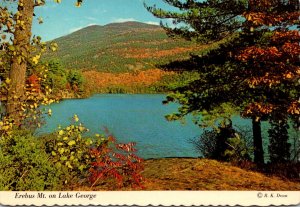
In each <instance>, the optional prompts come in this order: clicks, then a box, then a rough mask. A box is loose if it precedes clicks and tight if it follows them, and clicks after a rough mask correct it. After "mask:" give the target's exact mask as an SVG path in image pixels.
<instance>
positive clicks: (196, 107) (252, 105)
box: [147, 0, 300, 164]
mask: <svg viewBox="0 0 300 207" xmlns="http://www.w3.org/2000/svg"><path fill="white" fill-rule="evenodd" d="M164 1H165V2H166V3H168V4H170V5H172V6H175V7H177V8H179V10H180V12H168V11H163V10H161V9H158V8H156V7H155V6H153V7H147V9H148V10H149V11H150V12H151V13H153V14H154V15H155V16H156V17H159V18H172V19H174V21H173V22H174V24H175V25H177V27H175V28H171V27H168V25H165V24H163V23H162V26H163V27H164V28H165V29H166V30H167V32H168V33H169V34H172V35H179V36H181V37H184V38H187V39H196V40H198V41H206V42H207V41H219V40H223V42H221V43H219V46H218V47H215V48H212V50H211V51H209V52H208V53H206V54H203V55H202V56H192V58H191V60H190V61H189V64H188V66H189V67H190V68H188V70H191V69H194V70H195V69H196V70H198V71H199V73H200V79H199V80H196V81H194V82H192V83H190V84H188V85H187V86H185V87H181V88H177V89H176V90H175V93H173V94H171V95H169V96H168V97H167V101H166V102H170V101H171V102H179V103H180V104H181V107H180V108H179V112H178V113H177V114H173V115H171V116H169V118H170V119H180V118H182V117H184V116H185V115H187V114H189V113H202V112H203V111H208V112H210V111H213V110H214V109H215V108H218V107H219V106H220V105H221V104H223V103H231V104H233V105H234V106H235V107H236V108H237V109H240V112H241V115H242V116H243V117H246V118H251V119H252V125H253V139H254V140H253V143H254V161H255V162H256V163H258V164H263V163H264V156H263V147H262V136H261V120H267V119H270V117H271V115H272V114H275V112H276V114H285V115H286V116H281V118H283V119H286V118H287V117H288V114H289V115H292V116H295V115H299V101H298V97H299V83H298V81H297V80H298V78H299V75H300V70H299V60H298V55H297V54H299V49H300V47H299V44H298V41H299V40H300V37H299V33H298V31H297V30H295V29H293V28H295V26H296V25H298V24H299V19H298V16H299V11H298V9H299V2H298V1H279V0H271V1H267V0H249V1H248V0H240V1H239V0H237V1H229V0H210V1H197V0H186V1H179V0H164ZM182 25H183V26H182ZM181 65H182V66H184V64H181ZM219 109H220V110H221V111H222V108H219ZM272 119H274V116H273V118H272Z"/></svg>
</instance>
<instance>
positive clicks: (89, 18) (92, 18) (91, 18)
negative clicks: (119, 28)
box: [85, 17, 98, 21]
mask: <svg viewBox="0 0 300 207" xmlns="http://www.w3.org/2000/svg"><path fill="white" fill-rule="evenodd" d="M85 18H86V19H88V20H92V21H96V20H98V19H97V18H95V17H85Z"/></svg>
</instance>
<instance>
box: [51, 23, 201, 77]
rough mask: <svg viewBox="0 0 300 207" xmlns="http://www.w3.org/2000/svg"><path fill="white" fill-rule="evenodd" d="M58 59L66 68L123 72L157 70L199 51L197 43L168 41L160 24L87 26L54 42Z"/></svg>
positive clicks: (170, 39) (179, 40) (54, 53)
mask: <svg viewBox="0 0 300 207" xmlns="http://www.w3.org/2000/svg"><path fill="white" fill-rule="evenodd" d="M54 42H56V43H57V44H58V46H59V49H58V51H56V52H48V53H46V54H45V59H46V60H49V59H59V60H60V61H61V63H63V65H64V66H65V67H66V68H67V69H81V70H96V71H100V72H109V73H120V72H121V73H122V72H131V71H133V72H136V71H143V70H147V69H154V68H157V64H163V63H168V62H169V61H172V60H178V59H182V58H187V57H188V56H189V53H191V52H193V51H197V50H199V46H197V45H196V44H195V43H192V42H188V41H185V40H182V39H176V40H175V39H172V38H169V37H168V36H167V35H166V34H165V31H164V30H163V29H162V28H161V27H160V26H157V25H150V24H145V23H140V22H125V23H112V24H108V25H105V26H98V25H93V26H88V27H86V28H83V29H81V30H78V31H76V32H74V33H71V34H69V35H66V36H63V37H60V38H58V39H55V40H54Z"/></svg>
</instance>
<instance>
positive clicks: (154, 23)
mask: <svg viewBox="0 0 300 207" xmlns="http://www.w3.org/2000/svg"><path fill="white" fill-rule="evenodd" d="M144 23H146V24H153V25H159V22H152V21H149V22H144Z"/></svg>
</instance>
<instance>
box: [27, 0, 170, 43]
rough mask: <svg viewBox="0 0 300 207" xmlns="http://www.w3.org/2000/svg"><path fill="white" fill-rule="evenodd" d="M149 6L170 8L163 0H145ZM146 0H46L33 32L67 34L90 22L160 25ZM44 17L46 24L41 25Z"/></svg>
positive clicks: (38, 10) (54, 35) (44, 36)
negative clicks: (77, 4)
mask: <svg viewBox="0 0 300 207" xmlns="http://www.w3.org/2000/svg"><path fill="white" fill-rule="evenodd" d="M145 1H146V3H147V4H148V5H154V4H156V5H157V6H159V7H161V8H164V9H166V8H168V7H169V6H167V5H166V4H164V3H162V0H145ZM143 2H144V0H84V3H83V4H82V6H81V7H79V8H77V7H75V0H62V1H61V3H60V4H57V3H55V2H54V1H53V0H47V1H46V5H45V6H42V7H38V8H36V10H35V14H36V18H35V21H34V24H33V34H34V35H39V36H41V37H42V39H43V40H44V41H48V40H52V39H55V38H57V37H61V36H63V35H67V34H69V33H72V32H74V31H76V30H79V29H81V28H84V27H86V26H89V25H106V24H109V23H113V22H125V21H140V22H144V23H150V24H159V22H160V19H157V18H155V17H154V16H153V15H152V14H151V13H149V12H148V11H147V10H146V9H145V8H144V6H143ZM39 17H42V18H43V21H44V23H43V24H38V21H37V18H39Z"/></svg>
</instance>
